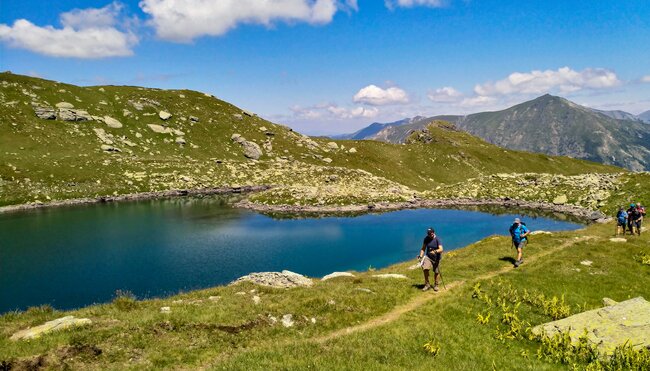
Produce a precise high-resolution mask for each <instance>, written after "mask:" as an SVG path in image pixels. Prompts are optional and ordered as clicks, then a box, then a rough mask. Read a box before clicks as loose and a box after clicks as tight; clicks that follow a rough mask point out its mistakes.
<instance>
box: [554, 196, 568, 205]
mask: <svg viewBox="0 0 650 371" xmlns="http://www.w3.org/2000/svg"><path fill="white" fill-rule="evenodd" d="M567 201H568V199H567V196H566V195H559V196H557V197H555V198H554V199H553V204H555V205H564V204H565V203H567Z"/></svg>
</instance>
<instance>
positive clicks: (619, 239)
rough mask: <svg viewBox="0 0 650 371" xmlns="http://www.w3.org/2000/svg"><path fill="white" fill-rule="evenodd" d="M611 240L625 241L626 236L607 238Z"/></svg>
mask: <svg viewBox="0 0 650 371" xmlns="http://www.w3.org/2000/svg"><path fill="white" fill-rule="evenodd" d="M609 240H610V241H611V242H627V238H623V237H614V238H610V239H609Z"/></svg>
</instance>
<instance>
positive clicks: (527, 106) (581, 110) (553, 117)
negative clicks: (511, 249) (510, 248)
mask: <svg viewBox="0 0 650 371" xmlns="http://www.w3.org/2000/svg"><path fill="white" fill-rule="evenodd" d="M649 119H650V111H649V112H645V113H643V114H641V115H638V116H635V115H632V114H630V113H627V112H623V111H600V110H595V109H592V108H588V107H584V106H581V105H579V104H576V103H574V102H571V101H569V100H567V99H564V98H561V97H557V96H552V95H549V94H546V95H543V96H541V97H538V98H536V99H533V100H531V101H527V102H524V103H521V104H518V105H515V106H513V107H510V108H507V109H505V110H501V111H495V112H481V113H474V114H470V115H466V116H460V115H445V116H434V117H429V118H422V117H419V116H418V117H415V118H413V119H410V120H401V121H396V122H395V123H389V124H378V123H375V124H372V125H371V126H369V127H367V128H364V129H362V130H360V131H358V132H357V133H355V134H357V137H356V139H371V140H379V141H384V142H390V143H404V142H406V140H407V138H408V137H409V135H410V134H411V133H413V132H414V131H417V130H421V129H422V128H424V127H426V126H427V124H428V123H430V122H431V121H434V120H445V121H449V122H451V123H453V124H455V125H456V127H458V128H459V129H461V130H464V131H466V132H468V133H470V134H472V135H476V136H478V137H480V138H482V139H484V140H486V141H488V142H490V143H492V144H496V145H498V146H501V147H504V148H509V149H515V150H523V151H529V152H538V153H544V154H548V155H555V156H569V157H573V158H579V159H584V160H590V161H595V162H600V163H603V164H608V165H616V166H621V167H625V168H628V169H630V170H634V171H643V170H649V169H650V125H649V124H648V123H650V120H649ZM644 120H646V121H644ZM400 122H403V123H402V124H397V123H400ZM382 125H383V126H382ZM377 128H380V129H379V130H376V129H377ZM365 132H368V133H370V134H369V135H367V136H365V137H362V138H361V137H359V136H358V134H359V133H365Z"/></svg>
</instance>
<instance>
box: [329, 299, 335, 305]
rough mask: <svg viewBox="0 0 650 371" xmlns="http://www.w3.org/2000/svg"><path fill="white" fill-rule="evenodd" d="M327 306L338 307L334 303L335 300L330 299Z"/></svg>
mask: <svg viewBox="0 0 650 371" xmlns="http://www.w3.org/2000/svg"><path fill="white" fill-rule="evenodd" d="M327 305H336V302H335V301H334V299H330V300H328V301H327Z"/></svg>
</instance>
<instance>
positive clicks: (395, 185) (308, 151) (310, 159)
mask: <svg viewBox="0 0 650 371" xmlns="http://www.w3.org/2000/svg"><path fill="white" fill-rule="evenodd" d="M61 103H63V104H61ZM57 104H58V106H61V107H57ZM71 106H73V107H74V108H65V107H71ZM75 110H81V112H79V111H75ZM36 112H39V113H40V114H41V115H45V116H47V115H48V114H51V117H52V118H54V117H56V119H42V118H39V117H37V115H36ZM161 112H162V115H163V117H164V115H165V113H169V114H171V117H170V118H167V119H163V118H161ZM66 116H72V119H76V120H82V121H65V120H63V119H62V118H64V117H66ZM84 117H85V118H87V119H88V120H84ZM114 120H117V121H118V122H119V123H118V124H115V121H114ZM429 130H431V133H432V135H433V136H434V137H435V138H436V140H435V141H430V142H428V143H421V142H417V141H415V142H414V143H413V144H410V145H397V144H388V143H378V142H374V141H334V142H331V141H328V140H325V139H321V138H309V137H307V136H304V135H302V134H299V133H296V132H293V131H292V130H291V129H289V128H287V127H284V126H280V125H276V124H273V123H271V122H268V121H266V120H264V119H262V118H259V117H257V116H256V115H254V114H252V113H248V112H245V111H242V110H241V109H240V108H237V107H235V106H233V105H231V104H229V103H226V102H223V101H221V100H219V99H217V98H215V97H213V96H209V95H206V94H203V93H199V92H193V91H188V90H158V89H146V88H139V87H126V86H120V87H116V86H103V87H99V86H97V87H77V86H73V85H68V84H63V83H58V82H53V81H47V80H42V79H36V78H31V77H26V76H19V75H13V74H10V73H3V74H0V148H1V150H0V191H1V192H0V205H12V204H22V203H34V202H35V203H47V202H50V201H57V200H65V199H71V198H82V197H100V196H107V195H118V194H132V193H140V192H149V191H164V190H170V189H198V188H212V187H225V186H242V185H273V186H275V187H276V188H275V189H274V190H272V191H269V192H268V193H266V194H263V195H258V199H259V200H260V201H261V202H262V201H263V202H268V203H276V204H277V203H287V204H295V203H317V204H346V203H364V202H377V201H390V200H408V199H410V198H412V197H413V195H414V194H416V195H419V192H421V191H426V190H431V189H435V188H436V187H438V186H440V185H449V184H454V183H458V182H463V181H465V180H466V179H467V178H477V177H481V176H485V175H490V174H495V173H500V172H512V171H513V170H514V169H520V168H525V169H526V171H527V172H536V173H553V174H563V175H576V174H582V173H590V172H598V173H612V172H617V171H619V169H616V168H612V167H606V166H602V165H598V164H595V163H589V162H584V161H577V160H573V159H569V158H565V157H549V156H546V155H541V154H530V153H524V152H517V151H509V150H504V149H501V148H499V147H496V146H494V145H491V144H488V143H486V142H484V141H482V140H480V139H478V138H475V137H472V136H470V135H468V134H466V133H463V132H460V131H457V130H454V129H453V128H452V127H447V126H435V125H434V126H433V127H431V128H430V129H429ZM236 134H238V135H240V136H241V137H240V138H239V139H237V137H236ZM233 136H235V138H234V139H236V140H233ZM242 138H243V139H242ZM242 140H245V141H246V142H248V143H255V144H256V145H257V146H258V147H259V149H260V150H261V152H262V154H261V156H260V157H259V159H257V160H251V159H249V158H247V157H245V156H244V149H245V146H244V145H242V144H241V143H239V142H238V141H242ZM253 146H254V145H253ZM325 194H330V195H334V197H323V195H325Z"/></svg>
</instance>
